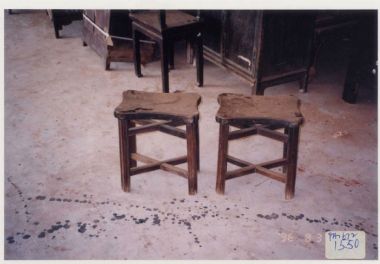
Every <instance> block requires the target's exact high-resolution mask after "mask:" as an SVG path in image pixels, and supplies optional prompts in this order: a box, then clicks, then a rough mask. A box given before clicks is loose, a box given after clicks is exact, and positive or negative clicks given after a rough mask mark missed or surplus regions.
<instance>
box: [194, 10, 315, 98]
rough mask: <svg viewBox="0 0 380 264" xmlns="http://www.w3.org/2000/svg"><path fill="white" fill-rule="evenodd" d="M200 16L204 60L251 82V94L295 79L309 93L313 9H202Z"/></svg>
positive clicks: (260, 92)
mask: <svg viewBox="0 0 380 264" xmlns="http://www.w3.org/2000/svg"><path fill="white" fill-rule="evenodd" d="M200 16H201V19H202V20H203V22H204V24H205V27H204V46H205V47H204V56H205V58H206V59H207V60H210V61H211V62H214V63H216V64H217V65H220V66H222V67H225V68H227V69H229V70H231V71H233V72H235V73H237V74H238V75H240V76H242V77H243V78H244V79H246V80H248V81H249V82H250V83H251V84H252V93H253V94H263V93H264V89H265V88H266V87H269V86H273V85H277V84H281V83H284V82H288V81H295V80H299V81H300V84H301V89H302V90H304V91H306V88H307V78H308V67H309V64H310V50H311V46H312V41H313V30H314V14H313V13H312V12H308V11H284V10H281V11H262V10H202V11H200Z"/></svg>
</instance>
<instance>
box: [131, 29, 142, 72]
mask: <svg viewBox="0 0 380 264" xmlns="http://www.w3.org/2000/svg"><path fill="white" fill-rule="evenodd" d="M132 35H133V62H134V66H135V74H136V76H137V77H142V74H141V57H140V32H138V31H137V30H136V29H135V28H133V31H132Z"/></svg>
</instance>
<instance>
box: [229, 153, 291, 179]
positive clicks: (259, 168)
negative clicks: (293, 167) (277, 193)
mask: <svg viewBox="0 0 380 264" xmlns="http://www.w3.org/2000/svg"><path fill="white" fill-rule="evenodd" d="M227 160H228V161H230V162H231V163H233V164H235V165H237V166H241V167H243V166H245V167H243V168H240V169H237V170H233V171H229V172H227V176H226V180H229V179H233V178H237V177H241V176H244V175H247V174H250V173H255V172H257V173H261V174H263V175H265V176H268V177H270V178H273V179H275V180H279V181H281V182H285V179H286V177H285V175H283V174H281V173H277V172H274V171H271V170H269V169H271V168H275V167H278V166H282V165H284V164H286V163H287V160H286V159H276V160H271V161H267V162H263V163H260V164H252V163H249V162H247V161H244V160H241V159H238V158H235V157H232V156H227ZM244 164H245V165H244Z"/></svg>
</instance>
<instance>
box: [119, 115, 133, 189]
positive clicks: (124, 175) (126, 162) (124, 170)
mask: <svg viewBox="0 0 380 264" xmlns="http://www.w3.org/2000/svg"><path fill="white" fill-rule="evenodd" d="M129 125H130V121H129V120H125V119H119V147H120V169H121V187H122V189H123V190H124V191H125V192H129V191H130V156H131V154H130V150H129V147H130V146H129V143H130V142H129V139H128V128H129Z"/></svg>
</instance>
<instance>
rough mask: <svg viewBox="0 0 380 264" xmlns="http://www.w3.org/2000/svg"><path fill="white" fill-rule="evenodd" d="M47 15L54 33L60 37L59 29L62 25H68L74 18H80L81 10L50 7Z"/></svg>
mask: <svg viewBox="0 0 380 264" xmlns="http://www.w3.org/2000/svg"><path fill="white" fill-rule="evenodd" d="M47 12H48V15H49V16H50V18H51V20H52V21H53V26H54V33H55V37H56V38H60V36H59V31H60V30H62V27H63V26H65V25H69V24H70V23H71V22H73V21H74V20H81V19H82V10H76V9H50V10H47Z"/></svg>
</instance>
